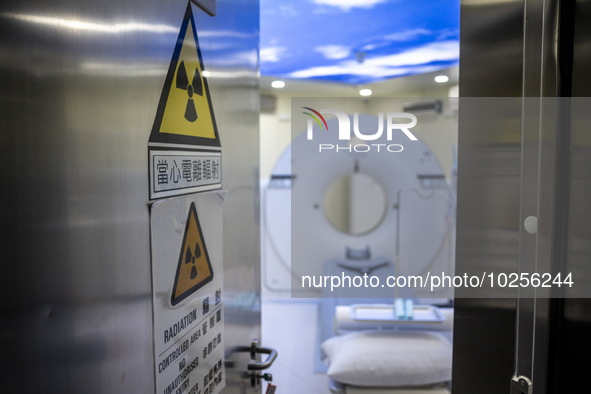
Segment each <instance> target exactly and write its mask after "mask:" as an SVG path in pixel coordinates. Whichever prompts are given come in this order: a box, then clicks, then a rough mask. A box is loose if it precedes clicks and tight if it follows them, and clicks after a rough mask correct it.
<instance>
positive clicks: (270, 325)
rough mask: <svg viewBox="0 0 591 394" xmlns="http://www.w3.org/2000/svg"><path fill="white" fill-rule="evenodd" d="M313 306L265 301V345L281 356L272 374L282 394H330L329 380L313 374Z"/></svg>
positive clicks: (283, 301) (316, 307) (314, 334)
mask: <svg viewBox="0 0 591 394" xmlns="http://www.w3.org/2000/svg"><path fill="white" fill-rule="evenodd" d="M317 313H318V305H317V304H316V303H314V302H306V301H301V302H298V301H293V300H291V299H285V300H263V308H262V319H263V345H267V346H271V347H274V348H275V349H277V352H278V353H279V356H278V358H277V361H275V363H274V364H273V367H272V368H271V369H270V370H269V372H271V373H272V374H273V384H275V385H276V386H277V393H280V394H303V393H305V394H330V391H329V389H328V378H327V377H326V375H325V374H323V373H314V371H313V369H314V352H315V346H316V326H317V324H316V317H317Z"/></svg>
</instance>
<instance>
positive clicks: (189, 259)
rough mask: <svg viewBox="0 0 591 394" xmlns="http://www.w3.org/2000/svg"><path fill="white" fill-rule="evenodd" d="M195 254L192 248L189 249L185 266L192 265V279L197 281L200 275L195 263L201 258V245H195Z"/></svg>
mask: <svg viewBox="0 0 591 394" xmlns="http://www.w3.org/2000/svg"><path fill="white" fill-rule="evenodd" d="M194 252H195V253H193V252H191V247H190V246H189V247H188V248H187V253H186V254H185V264H192V267H191V279H195V278H196V277H197V275H198V272H197V267H196V266H195V261H196V260H197V259H198V258H199V257H201V248H200V247H199V244H195V249H194Z"/></svg>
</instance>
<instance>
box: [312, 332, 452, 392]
mask: <svg viewBox="0 0 591 394" xmlns="http://www.w3.org/2000/svg"><path fill="white" fill-rule="evenodd" d="M322 350H323V351H324V353H325V354H326V355H327V356H328V360H329V362H330V366H329V367H328V371H327V375H328V376H329V377H331V378H332V379H334V380H336V381H338V382H341V383H345V384H350V385H353V386H370V387H396V386H419V385H426V384H433V383H440V382H446V381H449V380H451V362H452V345H451V342H450V341H449V340H448V339H446V338H445V337H444V336H442V335H440V334H439V333H434V332H424V331H422V332H383V331H362V332H354V333H350V334H346V335H342V336H338V337H333V338H330V339H328V340H326V341H325V342H324V343H323V344H322Z"/></svg>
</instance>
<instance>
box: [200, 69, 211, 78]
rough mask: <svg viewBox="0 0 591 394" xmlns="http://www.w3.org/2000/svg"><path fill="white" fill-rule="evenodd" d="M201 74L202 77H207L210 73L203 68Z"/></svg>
mask: <svg viewBox="0 0 591 394" xmlns="http://www.w3.org/2000/svg"><path fill="white" fill-rule="evenodd" d="M201 75H203V77H204V78H209V77H211V73H210V72H209V71H207V70H203V72H202V73H201Z"/></svg>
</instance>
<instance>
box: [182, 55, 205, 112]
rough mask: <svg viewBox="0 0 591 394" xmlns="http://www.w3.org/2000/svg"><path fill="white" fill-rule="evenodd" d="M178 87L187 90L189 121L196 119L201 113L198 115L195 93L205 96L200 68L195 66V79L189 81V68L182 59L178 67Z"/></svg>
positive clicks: (186, 109)
mask: <svg viewBox="0 0 591 394" xmlns="http://www.w3.org/2000/svg"><path fill="white" fill-rule="evenodd" d="M176 87H177V89H181V90H185V91H187V106H186V108H185V119H187V120H188V121H189V122H194V121H196V120H197V118H198V117H199V115H197V110H196V109H195V103H194V102H193V95H194V94H197V95H199V96H203V83H202V82H201V73H200V72H199V68H197V67H195V73H194V74H193V79H192V80H191V82H189V77H188V75H187V68H186V66H185V62H184V61H182V62H181V64H179V67H178V69H177V76H176Z"/></svg>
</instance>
